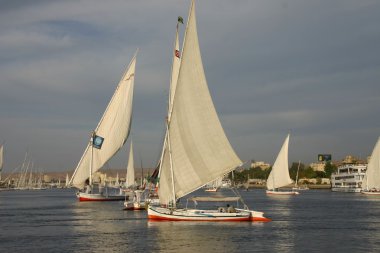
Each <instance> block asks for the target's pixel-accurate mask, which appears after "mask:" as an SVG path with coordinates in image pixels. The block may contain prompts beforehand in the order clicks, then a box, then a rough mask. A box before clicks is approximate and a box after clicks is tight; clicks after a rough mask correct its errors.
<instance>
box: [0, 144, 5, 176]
mask: <svg viewBox="0 0 380 253" xmlns="http://www.w3.org/2000/svg"><path fill="white" fill-rule="evenodd" d="M3 163H4V145H1V146H0V182H1V173H2V172H3Z"/></svg>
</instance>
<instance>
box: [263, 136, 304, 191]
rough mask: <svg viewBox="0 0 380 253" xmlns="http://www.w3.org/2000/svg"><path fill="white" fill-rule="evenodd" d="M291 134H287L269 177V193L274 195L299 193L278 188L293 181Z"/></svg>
mask: <svg viewBox="0 0 380 253" xmlns="http://www.w3.org/2000/svg"><path fill="white" fill-rule="evenodd" d="M289 136H290V135H289V134H288V136H286V138H285V141H284V143H283V144H282V147H281V150H280V152H279V153H278V155H277V158H276V161H275V162H274V164H273V167H272V170H271V172H270V174H269V176H268V179H267V191H266V193H267V194H274V195H297V194H299V193H298V192H297V191H279V190H278V188H280V187H283V186H287V185H289V184H291V183H292V182H293V181H292V179H291V178H290V175H289V167H288V166H289V165H288V147H289Z"/></svg>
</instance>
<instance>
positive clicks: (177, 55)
mask: <svg viewBox="0 0 380 253" xmlns="http://www.w3.org/2000/svg"><path fill="white" fill-rule="evenodd" d="M180 66H181V51H179V39H178V23H177V29H176V33H175V42H174V51H173V61H172V75H171V79H170V90H169V110H168V120H170V116H171V111H172V108H173V101H174V94H175V90H176V88H177V81H178V73H179V68H180Z"/></svg>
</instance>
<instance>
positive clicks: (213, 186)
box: [205, 177, 223, 192]
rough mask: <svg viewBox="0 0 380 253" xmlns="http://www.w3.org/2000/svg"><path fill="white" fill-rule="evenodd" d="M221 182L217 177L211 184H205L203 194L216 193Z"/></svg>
mask: <svg viewBox="0 0 380 253" xmlns="http://www.w3.org/2000/svg"><path fill="white" fill-rule="evenodd" d="M222 180H223V178H222V177H219V178H217V179H216V180H214V181H212V182H211V183H209V184H207V185H206V186H205V192H217V191H218V189H219V188H220V186H221V185H222Z"/></svg>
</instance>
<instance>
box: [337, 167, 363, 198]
mask: <svg viewBox="0 0 380 253" xmlns="http://www.w3.org/2000/svg"><path fill="white" fill-rule="evenodd" d="M366 170H367V165H366V164H344V165H341V166H339V167H338V168H337V171H336V172H335V173H333V174H331V191H333V192H352V193H355V192H356V193H359V192H361V191H362V183H363V179H364V176H365V173H366Z"/></svg>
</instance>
